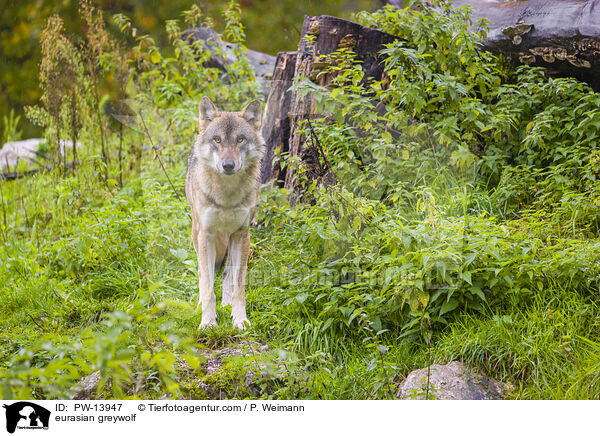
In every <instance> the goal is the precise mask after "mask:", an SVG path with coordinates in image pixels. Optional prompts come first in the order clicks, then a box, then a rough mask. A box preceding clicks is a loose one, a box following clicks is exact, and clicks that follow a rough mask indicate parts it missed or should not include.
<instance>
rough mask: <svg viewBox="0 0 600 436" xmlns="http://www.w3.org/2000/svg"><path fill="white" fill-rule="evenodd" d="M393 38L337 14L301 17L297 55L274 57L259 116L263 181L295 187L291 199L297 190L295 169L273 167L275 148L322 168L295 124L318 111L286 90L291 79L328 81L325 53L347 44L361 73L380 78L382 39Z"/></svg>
mask: <svg viewBox="0 0 600 436" xmlns="http://www.w3.org/2000/svg"><path fill="white" fill-rule="evenodd" d="M311 39H312V40H313V41H310V40H311ZM395 39H396V38H395V37H394V36H392V35H390V34H387V33H384V32H380V31H378V30H375V29H371V28H368V27H364V26H361V25H359V24H357V23H353V22H351V21H347V20H343V19H341V18H336V17H331V16H328V15H321V16H306V17H305V18H304V24H303V26H302V35H301V38H300V43H299V45H298V52H297V54H293V53H280V54H279V56H278V58H277V64H276V67H275V71H274V74H273V85H272V87H271V92H270V94H269V98H268V100H267V105H266V107H265V111H264V115H263V137H264V138H265V141H266V142H267V156H266V159H265V162H264V163H263V182H265V181H267V180H268V179H269V178H271V179H273V178H276V179H277V183H278V184H280V185H281V184H283V185H284V186H285V188H287V189H291V190H293V191H294V193H295V195H293V199H292V202H293V203H294V202H295V201H296V200H297V198H298V194H299V192H300V189H301V188H300V187H299V186H298V184H297V181H296V173H295V171H294V170H293V169H291V168H288V169H287V171H282V170H281V168H280V167H278V164H277V163H276V164H275V165H274V166H273V164H272V163H271V160H272V157H273V156H274V154H275V150H279V151H281V152H285V151H289V154H290V157H294V156H300V157H301V158H302V160H303V161H304V162H305V165H307V167H308V168H307V170H308V173H309V174H311V173H318V172H319V168H320V167H321V163H320V158H319V156H320V155H319V153H317V152H315V150H314V149H313V148H312V147H307V146H305V143H306V141H307V140H308V138H305V137H304V135H303V134H301V133H300V131H299V129H298V126H299V125H300V123H301V122H302V121H304V120H310V119H315V118H318V117H320V116H321V115H319V114H317V113H315V112H316V108H315V101H314V99H313V98H311V97H310V96H307V97H304V98H298V97H297V95H296V94H295V93H293V92H292V91H289V92H286V90H287V89H289V86H290V85H291V83H292V79H293V78H297V77H300V76H305V77H308V78H310V79H311V80H312V81H314V82H316V83H318V84H319V85H322V86H327V85H328V84H329V83H330V82H331V79H332V78H331V77H329V75H324V74H321V75H319V73H320V72H322V71H323V70H324V69H325V68H326V67H327V66H328V65H329V64H328V61H327V60H326V59H325V58H324V56H326V55H329V54H331V53H333V52H335V51H336V50H338V49H340V48H347V49H350V50H352V51H353V52H354V53H356V58H357V60H359V61H360V62H361V65H362V69H363V71H364V72H365V79H364V81H365V82H366V80H367V78H368V77H372V78H374V79H376V80H379V79H381V76H382V74H383V68H384V65H383V62H382V59H380V58H379V55H378V53H379V51H380V50H381V49H382V48H383V45H384V44H388V43H390V42H393V41H394V40H395ZM292 64H293V69H292ZM269 169H271V172H270V173H269Z"/></svg>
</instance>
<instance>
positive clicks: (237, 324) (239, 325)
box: [233, 318, 250, 331]
mask: <svg viewBox="0 0 600 436" xmlns="http://www.w3.org/2000/svg"><path fill="white" fill-rule="evenodd" d="M248 327H250V321H248V318H243V319H240V320H238V321H236V320H234V321H233V328H234V329H237V330H241V331H244V330H246V329H247V328H248Z"/></svg>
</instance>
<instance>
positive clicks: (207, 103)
mask: <svg viewBox="0 0 600 436" xmlns="http://www.w3.org/2000/svg"><path fill="white" fill-rule="evenodd" d="M198 114H199V117H198V119H199V123H200V128H201V129H203V128H204V127H205V126H206V125H207V124H208V123H209V122H211V121H212V120H214V119H215V118H216V117H217V116H218V115H219V111H218V110H217V108H216V107H215V104H214V103H213V102H212V101H211V99H210V98H208V97H206V96H204V97H202V100H200V109H199V111H198Z"/></svg>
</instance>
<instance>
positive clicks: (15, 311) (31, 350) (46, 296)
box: [0, 162, 600, 398]
mask: <svg viewBox="0 0 600 436" xmlns="http://www.w3.org/2000/svg"><path fill="white" fill-rule="evenodd" d="M152 165H155V164H152V163H150V162H148V166H149V167H148V172H147V174H144V175H141V176H140V177H139V178H138V179H134V180H132V181H131V182H130V183H128V184H127V186H125V187H124V188H123V189H122V190H118V189H116V188H113V189H111V190H108V189H105V188H104V187H103V186H102V184H101V183H99V182H97V181H96V176H95V174H93V171H91V169H90V168H88V171H90V172H89V173H87V174H86V169H85V168H84V169H81V170H80V171H79V173H78V177H77V178H75V179H63V180H60V179H58V178H57V176H56V175H55V174H41V175H39V176H36V177H34V178H28V179H21V180H18V181H16V182H10V183H4V184H3V185H2V192H3V197H4V205H5V206H4V208H3V210H4V212H5V213H6V222H7V224H8V230H6V228H5V230H4V234H5V236H4V237H5V238H6V239H5V240H4V242H3V244H2V245H1V246H0V249H1V250H2V256H1V259H2V261H1V263H0V268H1V275H2V277H3V279H4V280H3V281H2V283H1V284H0V286H1V287H0V305H1V306H2V307H3V312H4V316H3V317H2V320H1V321H0V322H1V323H2V325H1V327H2V328H1V331H2V336H1V339H0V341H1V342H0V343H1V347H2V348H1V349H2V355H1V356H2V357H1V358H2V362H3V364H2V366H3V371H5V373H4V374H3V384H4V391H3V392H4V393H3V396H4V397H5V398H8V397H10V396H12V395H16V396H18V397H22V398H24V397H55V396H57V397H61V396H64V395H67V394H68V392H67V390H66V388H68V387H69V386H72V385H73V384H74V383H75V381H76V380H78V378H79V377H80V376H81V375H85V374H86V373H89V372H91V371H93V370H96V369H101V370H103V372H104V373H105V375H107V376H112V377H113V379H112V380H111V383H109V384H108V385H107V387H106V388H105V390H104V393H103V394H101V395H105V396H108V397H111V396H113V395H114V396H127V395H133V396H136V397H155V396H160V395H162V394H163V393H169V394H170V395H178V396H182V397H188V398H189V397H202V396H203V395H204V394H203V393H202V391H200V390H199V389H197V388H195V387H194V386H193V383H192V385H189V384H186V381H185V377H183V376H182V374H183V373H182V370H181V366H180V365H178V364H177V362H182V361H184V360H185V358H186V356H187V358H188V360H189V362H190V363H191V365H192V366H191V367H192V368H195V367H196V365H197V364H199V363H200V362H201V361H202V358H201V357H200V356H199V355H198V354H197V353H196V351H197V350H198V349H202V348H204V347H209V348H214V347H219V346H223V345H224V344H230V343H236V342H240V341H242V337H240V336H238V335H236V333H235V332H233V331H231V330H230V326H231V323H230V321H229V311H228V310H227V309H221V308H219V313H218V315H219V319H220V320H221V324H222V325H223V327H222V328H221V329H219V330H218V331H215V332H210V333H202V332H200V333H199V332H197V331H196V328H197V325H198V323H199V314H198V313H197V312H195V311H194V308H195V306H196V303H197V295H196V289H197V288H196V286H197V285H196V273H195V260H194V253H193V248H192V246H191V244H190V243H189V241H188V238H189V236H188V233H189V216H188V213H187V207H186V205H185V204H183V202H180V201H178V200H177V199H176V198H175V197H174V195H173V193H172V191H170V190H169V188H168V185H166V184H165V183H164V180H163V178H162V177H161V175H160V174H159V173H158V172H157V171H155V168H152ZM90 167H92V166H91V165H90ZM170 171H171V175H172V177H173V178H174V179H175V180H178V181H180V182H179V183H178V185H179V187H181V180H182V176H183V167H182V166H181V165H178V166H174V167H171V168H170ZM84 192H86V193H92V192H93V193H94V195H83V193H84ZM21 196H23V197H22V198H23V203H22V205H21V201H20V198H21ZM15 199H16V201H15ZM26 216H27V217H26ZM272 231H273V229H264V228H262V229H261V228H260V227H259V228H258V229H257V230H255V232H254V236H253V246H252V250H253V251H252V262H251V268H254V269H261V268H265V269H269V270H271V271H273V270H275V271H280V270H282V269H284V268H286V267H289V266H290V265H289V264H287V265H286V262H289V259H290V258H291V257H294V256H298V255H301V253H297V252H294V251H293V250H294V247H291V246H281V245H278V244H282V243H284V239H282V238H281V237H280V236H278V235H277V233H272ZM269 232H271V233H270V236H269V234H268V233H269ZM282 250H286V251H288V252H287V253H282ZM290 276H291V275H290ZM290 290H292V291H293V289H292V288H289V287H288V286H283V287H277V286H271V287H269V286H266V287H264V286H260V285H259V284H258V283H253V284H252V286H251V287H250V289H249V290H248V304H249V314H250V319H251V320H252V322H253V323H254V327H253V328H252V329H251V330H250V331H249V332H248V333H246V334H244V335H242V336H245V337H247V338H251V339H254V340H258V341H262V342H266V343H268V344H270V345H271V349H273V350H277V349H280V350H288V351H290V352H293V353H295V354H289V353H287V354H286V353H283V352H280V353H279V354H277V353H272V355H271V356H270V357H268V358H266V359H267V360H269V359H271V364H273V362H278V365H280V366H274V367H273V368H275V369H273V371H272V372H273V377H275V379H276V380H279V384H275V387H273V386H272V385H268V384H265V386H264V391H261V393H260V394H259V395H262V396H269V395H272V396H275V397H278V398H387V397H392V396H393V394H394V392H395V389H396V385H395V383H396V382H397V381H399V380H400V379H402V378H403V376H405V375H406V374H407V373H408V372H409V371H410V370H412V369H416V368H419V367H422V366H425V365H426V364H427V362H428V348H427V346H426V345H425V344H424V343H422V342H419V341H417V342H414V341H412V342H409V341H407V340H406V339H402V338H399V337H398V335H397V334H391V333H387V334H385V333H384V334H382V335H381V337H380V338H379V339H378V341H377V344H381V345H384V346H385V347H387V348H388V350H387V352H386V353H385V354H383V353H382V352H381V350H378V348H377V347H376V346H373V342H372V341H366V342H365V340H364V339H365V336H362V337H361V336H360V335H351V336H349V337H343V336H332V335H329V334H322V333H320V331H319V328H314V329H313V330H311V325H310V324H308V325H307V324H305V323H304V321H303V319H302V317H300V316H296V313H295V309H294V310H292V308H291V307H290V306H293V305H290V303H289V301H286V300H287V296H288V295H286V293H287V294H289V291H290ZM217 293H218V291H217ZM289 295H295V294H294V293H293V292H292V293H291V294H289ZM599 321H600V309H599V308H598V304H597V302H596V301H595V300H594V298H592V296H590V295H588V296H586V295H580V294H577V293H573V292H571V291H569V289H568V288H567V287H564V286H563V284H561V283H556V284H555V286H552V287H550V288H544V289H542V290H541V291H536V292H535V295H534V296H533V297H532V298H531V299H530V303H529V304H526V305H515V306H512V307H503V308H496V309H493V308H488V309H486V311H485V312H484V313H483V314H480V315H474V314H471V315H464V316H461V317H459V318H458V319H457V320H456V321H455V322H453V323H451V324H450V325H449V326H448V327H447V328H444V329H441V330H440V331H437V332H435V334H434V337H433V339H432V341H431V349H430V350H429V354H430V357H431V361H434V362H446V361H450V360H452V359H462V360H465V361H467V362H469V363H472V364H473V365H475V366H477V367H479V368H481V369H483V370H484V371H485V372H486V373H488V374H490V375H492V376H495V377H497V378H499V379H501V380H503V381H506V382H509V383H511V384H513V385H514V386H515V390H514V392H513V394H512V396H513V397H514V398H597V396H598V393H599V390H598V389H599V388H598V374H599V373H598V366H599V360H598V359H599V358H598V342H597V341H598V333H597V332H598V324H599ZM586 338H588V339H587V340H586ZM588 340H589V341H590V342H588ZM153 356H158V357H159V359H155V360H153ZM182 356H183V357H182ZM160 359H163V361H162V362H160ZM195 359H198V360H197V361H195ZM235 360H236V359H233V361H235ZM243 361H244V359H241V360H240V361H239V362H238V363H237V364H235V363H231V364H230V365H227V366H225V367H224V369H223V370H222V373H220V374H219V377H216V376H214V375H213V380H220V381H219V383H220V384H221V388H222V389H223V390H224V391H225V392H227V393H228V394H229V395H232V396H237V397H240V398H244V397H246V396H248V395H250V396H251V395H256V392H254V393H252V392H249V391H247V390H245V389H243V388H240V377H242V376H243V374H244V373H245V371H246V370H247V365H246V364H244V363H243ZM281 362H284V363H286V365H285V366H283V367H281ZM170 364H172V366H169V365H170ZM118 367H123V368H126V370H125V369H124V370H122V371H121V372H119V371H118V370H117V368H118ZM35 368H39V369H35ZM282 368H285V369H282ZM307 371H308V372H309V373H310V376H307ZM195 374H196V375H198V374H200V375H202V371H201V370H200V371H199V372H198V371H196V372H195ZM179 377H181V379H178V378H179ZM132 378H133V380H134V382H132V381H131V379H132ZM292 381H295V383H293V382H292ZM175 382H178V383H179V385H180V386H179V387H177V386H175V385H174V384H173V383H175Z"/></svg>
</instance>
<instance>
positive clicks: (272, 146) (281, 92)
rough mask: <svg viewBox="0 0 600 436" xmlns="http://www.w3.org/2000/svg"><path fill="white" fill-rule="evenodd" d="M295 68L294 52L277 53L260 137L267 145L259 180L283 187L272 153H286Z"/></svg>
mask: <svg viewBox="0 0 600 436" xmlns="http://www.w3.org/2000/svg"><path fill="white" fill-rule="evenodd" d="M295 69H296V52H294V51H290V52H281V53H279V54H278V55H277V59H276V60H275V68H274V70H273V76H272V80H271V88H270V89H269V96H268V97H267V103H266V105H265V110H264V113H263V117H262V131H261V133H262V136H263V138H264V139H265V142H266V144H267V150H266V153H265V158H264V160H263V163H262V174H261V183H267V182H268V181H269V180H275V181H276V182H277V184H278V185H279V186H280V187H283V181H284V180H285V168H281V163H280V161H279V160H275V161H274V160H273V158H274V157H275V154H276V153H277V154H280V155H281V154H282V153H287V152H288V150H289V141H290V116H289V112H290V108H291V105H292V98H293V95H292V91H291V90H290V87H291V86H292V83H293V81H294V71H295Z"/></svg>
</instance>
